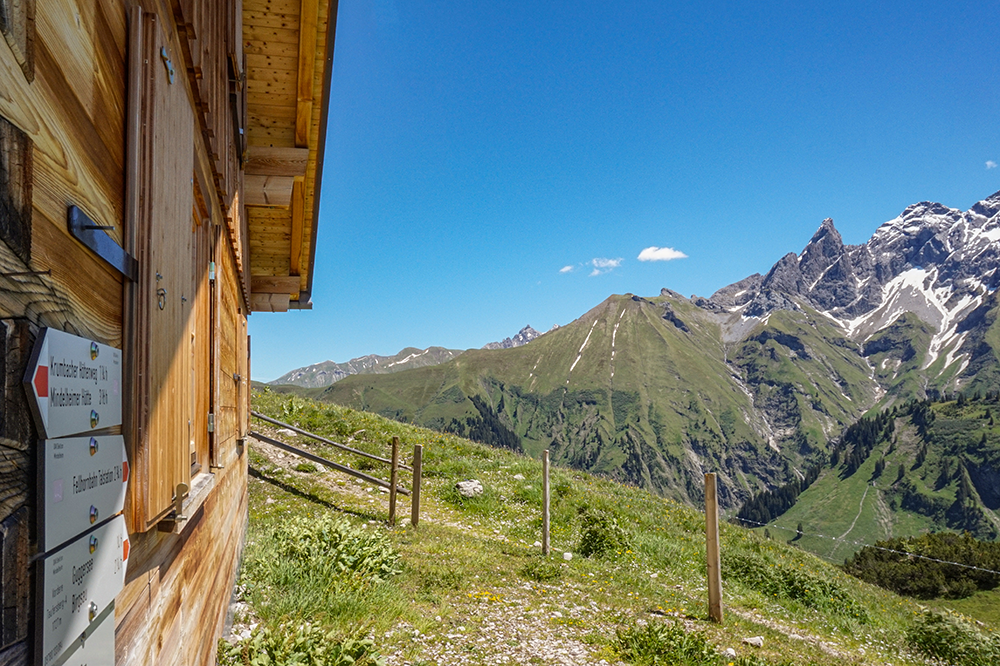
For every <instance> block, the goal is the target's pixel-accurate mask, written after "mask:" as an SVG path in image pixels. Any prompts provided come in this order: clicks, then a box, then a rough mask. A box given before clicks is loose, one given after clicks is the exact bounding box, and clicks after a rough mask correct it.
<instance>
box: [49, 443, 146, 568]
mask: <svg viewBox="0 0 1000 666" xmlns="http://www.w3.org/2000/svg"><path fill="white" fill-rule="evenodd" d="M42 449H43V454H42V455H43V459H42V478H43V479H44V484H45V503H44V504H43V510H42V511H41V512H40V514H39V515H40V517H41V521H42V528H41V529H40V530H39V537H40V539H41V541H42V543H41V546H42V551H43V552H48V551H50V550H52V549H53V548H55V547H57V546H59V545H60V544H63V543H65V542H67V541H69V540H70V539H73V538H75V537H76V536H77V535H79V534H82V533H84V532H86V531H87V530H89V529H90V528H91V527H93V526H94V525H96V524H98V523H100V522H102V521H104V520H107V519H108V518H110V517H111V516H113V515H115V514H116V513H120V512H121V510H122V509H123V508H124V507H125V488H126V486H127V485H128V476H129V469H128V459H127V458H126V457H125V438H124V437H122V436H121V435H101V436H85V437H66V438H63V439H49V440H45V441H44V442H43V443H42Z"/></svg>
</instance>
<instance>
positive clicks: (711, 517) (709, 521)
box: [705, 473, 722, 623]
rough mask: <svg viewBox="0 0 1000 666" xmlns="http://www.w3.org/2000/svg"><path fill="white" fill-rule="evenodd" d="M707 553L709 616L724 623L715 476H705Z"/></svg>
mask: <svg viewBox="0 0 1000 666" xmlns="http://www.w3.org/2000/svg"><path fill="white" fill-rule="evenodd" d="M705 552H706V554H707V556H708V616H709V617H710V618H711V619H712V620H713V621H715V622H719V623H721V622H722V564H721V561H720V557H719V496H718V493H717V491H716V487H715V474H711V473H710V474H706V475H705Z"/></svg>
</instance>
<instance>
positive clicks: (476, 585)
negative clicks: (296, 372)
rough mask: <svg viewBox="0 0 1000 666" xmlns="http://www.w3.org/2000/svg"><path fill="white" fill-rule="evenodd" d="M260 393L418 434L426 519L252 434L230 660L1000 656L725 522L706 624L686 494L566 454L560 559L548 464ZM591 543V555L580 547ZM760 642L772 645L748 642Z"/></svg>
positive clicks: (966, 632) (318, 424)
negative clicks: (571, 463)
mask: <svg viewBox="0 0 1000 666" xmlns="http://www.w3.org/2000/svg"><path fill="white" fill-rule="evenodd" d="M529 347H530V345H529ZM254 404H255V408H256V409H258V410H260V411H263V412H266V413H268V414H270V415H272V416H275V417H277V418H279V419H283V420H288V421H292V422H294V423H296V424H297V425H300V426H303V427H305V428H309V429H313V430H315V431H318V432H319V433H321V434H324V435H327V436H329V437H331V438H333V439H336V440H350V444H351V445H352V446H356V447H360V448H365V449H367V450H370V451H373V452H374V451H378V452H380V453H383V454H384V453H385V451H386V442H387V441H388V439H389V438H391V437H392V436H399V437H400V438H401V439H402V441H403V447H404V450H405V451H409V450H410V448H411V447H412V446H413V445H414V444H418V443H419V444H421V445H422V446H423V447H424V489H423V490H424V500H423V510H422V520H421V524H420V526H419V527H418V528H416V529H414V528H412V527H408V526H406V525H400V526H398V527H395V528H391V529H390V528H387V527H384V520H385V517H386V508H385V507H386V499H385V495H383V494H381V493H378V492H371V490H370V489H368V488H365V487H363V486H361V485H358V484H356V483H355V482H354V481H353V480H351V479H350V478H348V477H346V476H342V475H339V474H337V473H335V472H331V471H320V470H316V469H315V468H314V467H313V466H312V465H310V464H306V463H304V462H303V461H301V460H300V459H297V458H295V457H294V456H291V455H288V454H282V453H280V452H279V451H277V450H275V449H272V448H270V447H267V446H265V445H261V444H257V443H255V442H254V441H253V440H251V443H250V447H249V449H248V450H249V456H250V466H251V487H250V530H249V534H248V538H247V545H246V550H245V553H244V560H243V561H244V565H243V574H242V575H241V579H240V590H241V591H242V603H243V604H244V605H242V606H241V607H240V611H239V613H238V617H237V627H236V628H237V630H239V631H241V630H247V629H246V627H247V626H248V625H249V624H250V623H257V628H256V629H255V630H254V631H253V632H252V633H250V635H249V636H248V637H247V638H246V639H245V640H244V641H243V642H242V643H239V644H238V645H237V646H236V647H235V648H229V649H224V650H222V653H223V660H222V662H223V663H251V661H250V660H251V659H253V658H258V657H259V655H260V654H261V653H262V652H263V651H270V654H271V655H272V657H273V656H274V655H278V657H280V658H281V659H284V660H286V661H289V660H291V659H292V658H293V657H294V655H296V654H305V653H309V654H314V653H317V652H318V651H322V652H323V654H324V657H323V658H324V659H326V661H317V662H316V663H324V664H347V663H358V664H364V663H377V659H378V658H377V655H378V654H381V655H382V659H383V661H384V663H387V664H390V663H391V664H402V663H409V664H414V665H416V664H458V663H463V664H485V663H490V664H493V663H536V664H557V663H566V662H567V661H571V662H572V663H597V662H599V661H600V660H602V659H604V660H606V661H607V662H609V663H614V662H617V661H622V662H625V663H634V664H641V663H685V664H712V665H713V666H714V665H720V666H721V665H722V664H727V665H728V664H733V665H734V666H735V665H737V664H739V665H740V666H750V665H756V666H763V665H765V664H773V665H778V664H843V663H856V664H889V663H892V664H897V665H898V664H920V663H925V662H924V659H925V657H926V656H927V655H930V654H936V655H938V656H944V657H946V658H948V659H949V660H950V661H952V662H954V663H960V664H974V663H991V662H984V661H978V662H977V661H975V660H976V659H993V658H995V657H996V655H997V654H1000V651H994V649H995V648H996V647H997V646H998V645H1000V644H998V643H997V642H996V639H995V638H993V635H992V634H991V633H989V632H990V630H989V629H988V628H984V627H978V628H977V627H975V626H974V625H972V624H971V623H969V622H968V621H965V620H962V619H961V618H957V617H955V616H952V615H942V614H939V613H934V612H925V611H924V610H923V609H922V608H921V607H920V606H918V605H916V604H915V603H913V602H911V601H908V600H904V599H901V598H899V597H896V596H894V595H892V594H890V593H888V592H885V591H882V590H879V589H877V588H874V587H871V586H868V585H866V584H864V583H861V582H860V581H857V580H855V579H853V578H851V577H849V576H847V575H845V574H843V573H842V572H840V571H839V570H837V569H835V568H832V567H831V566H830V565H828V564H826V563H824V562H823V561H822V560H820V559H818V558H817V557H815V556H813V555H810V554H807V553H805V552H802V551H800V550H798V549H795V548H793V547H790V546H787V545H785V544H784V543H783V542H781V541H777V540H769V539H765V538H764V537H763V536H762V535H760V534H756V533H753V532H750V531H748V530H745V529H741V528H738V527H735V526H732V525H723V526H722V529H721V538H722V552H723V579H724V589H725V593H724V596H725V603H726V613H727V615H726V622H725V623H724V624H722V625H716V624H713V623H711V622H709V621H707V619H706V603H705V564H704V562H705V552H704V520H703V517H702V515H701V514H700V513H699V512H697V511H695V510H693V509H691V508H689V507H686V506H683V505H681V504H677V503H675V502H673V501H670V500H667V499H664V498H661V497H657V496H655V495H653V494H650V493H649V492H647V491H645V490H641V489H637V488H634V487H629V486H624V485H620V484H617V483H614V482H612V481H610V480H606V479H602V478H597V477H593V476H590V475H589V474H586V473H583V472H580V471H575V470H570V469H566V468H561V467H556V468H555V469H554V470H553V474H552V487H553V499H552V542H553V547H554V551H555V553H554V554H553V555H552V556H550V557H543V556H542V555H541V554H540V552H539V549H538V548H537V547H535V546H534V545H533V544H534V543H535V541H536V540H538V539H539V538H540V532H539V530H540V522H541V519H540V514H539V510H540V500H541V494H540V491H541V480H540V469H539V464H538V463H537V461H535V460H532V459H530V458H527V457H525V456H523V455H520V454H518V453H514V452H510V451H503V450H497V449H493V448H489V447H485V446H481V445H478V444H475V443H473V442H469V441H467V440H463V439H460V438H458V437H455V436H452V435H443V434H440V433H437V432H433V431H429V430H424V429H421V428H415V427H412V426H408V425H405V424H401V423H398V422H395V421H389V420H386V419H382V418H380V417H377V416H374V415H371V414H366V413H362V412H357V411H354V410H351V409H345V408H341V407H337V406H332V405H323V404H318V403H313V402H310V401H307V400H303V399H301V398H297V397H294V396H287V395H280V394H278V393H276V392H273V391H265V392H263V393H258V394H256V395H255V396H254ZM260 425H261V424H255V427H258V426H260ZM318 450H319V451H321V452H322V454H323V455H327V456H329V457H331V458H334V459H335V460H343V461H344V462H352V463H353V464H355V465H357V464H358V463H357V461H356V460H355V461H348V460H347V459H345V458H341V456H340V455H338V454H337V453H336V452H335V451H333V450H324V449H322V448H320V449H318ZM365 466H366V467H371V466H369V465H365ZM369 471H370V473H373V474H377V475H379V476H383V477H384V476H385V470H384V469H381V468H378V467H376V468H372V469H369ZM470 478H475V479H478V480H479V481H481V482H482V484H483V486H484V488H485V492H484V494H483V495H482V496H480V497H478V498H473V499H463V498H461V497H460V496H459V495H458V494H457V493H456V491H455V489H454V484H455V483H456V482H457V481H460V480H465V479H470ZM404 483H406V481H405V480H404ZM403 506H405V504H403ZM403 515H407V514H406V512H405V511H404V512H403ZM300 517H301V518H300ZM340 519H343V520H344V521H345V522H343V523H337V521H338V520H340ZM587 548H590V549H592V550H594V551H596V552H594V553H593V554H592V555H591V556H590V557H584V556H582V555H581V554H580V552H581V551H583V550H585V549H587ZM564 552H566V553H570V554H571V556H570V558H569V559H564V557H563V555H562V553H564ZM397 557H398V559H396V558H397ZM247 631H248V630H247ZM753 636H761V637H762V638H763V647H753V646H751V645H749V644H745V643H743V639H744V638H749V637H753ZM727 648H731V649H732V650H733V651H734V652H735V654H736V656H735V657H733V656H726V655H725V654H724V652H725V650H726V649H727ZM942 651H945V652H942ZM227 655H228V656H227ZM345 655H346V656H345ZM347 657H350V659H351V660H352V661H348V660H347ZM655 660H658V661H655ZM254 663H257V662H254ZM260 663H263V662H260ZM279 663H280V662H279Z"/></svg>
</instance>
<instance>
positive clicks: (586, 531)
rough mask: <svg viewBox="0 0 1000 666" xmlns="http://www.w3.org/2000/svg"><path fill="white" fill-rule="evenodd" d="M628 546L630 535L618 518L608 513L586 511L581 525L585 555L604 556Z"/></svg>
mask: <svg viewBox="0 0 1000 666" xmlns="http://www.w3.org/2000/svg"><path fill="white" fill-rule="evenodd" d="M627 548H628V535H627V534H626V532H625V530H624V529H622V527H621V526H620V525H619V524H618V519H617V518H616V517H615V516H614V515H612V514H608V513H604V512H593V511H585V512H584V513H583V517H582V520H581V525H580V546H579V548H577V551H578V552H579V553H580V554H581V555H583V556H584V557H602V556H604V555H608V554H610V553H611V552H612V551H622V550H625V549H627Z"/></svg>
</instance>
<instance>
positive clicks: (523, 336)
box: [483, 325, 541, 349]
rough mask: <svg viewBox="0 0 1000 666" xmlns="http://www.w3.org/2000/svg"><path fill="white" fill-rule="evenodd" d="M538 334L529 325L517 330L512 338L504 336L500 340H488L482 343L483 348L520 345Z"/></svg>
mask: <svg viewBox="0 0 1000 666" xmlns="http://www.w3.org/2000/svg"><path fill="white" fill-rule="evenodd" d="M540 335H541V333H539V332H538V331H536V330H535V329H533V328H531V326H530V325H529V326H525V327H524V328H522V329H521V330H520V331H518V332H517V335H515V336H514V337H513V338H504V339H503V340H501V341H500V342H488V343H486V344H485V345H483V349H511V348H512V347H521V346H523V345H526V344H528V343H529V342H531V341H532V340H534V339H535V338H537V337H538V336H540Z"/></svg>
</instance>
